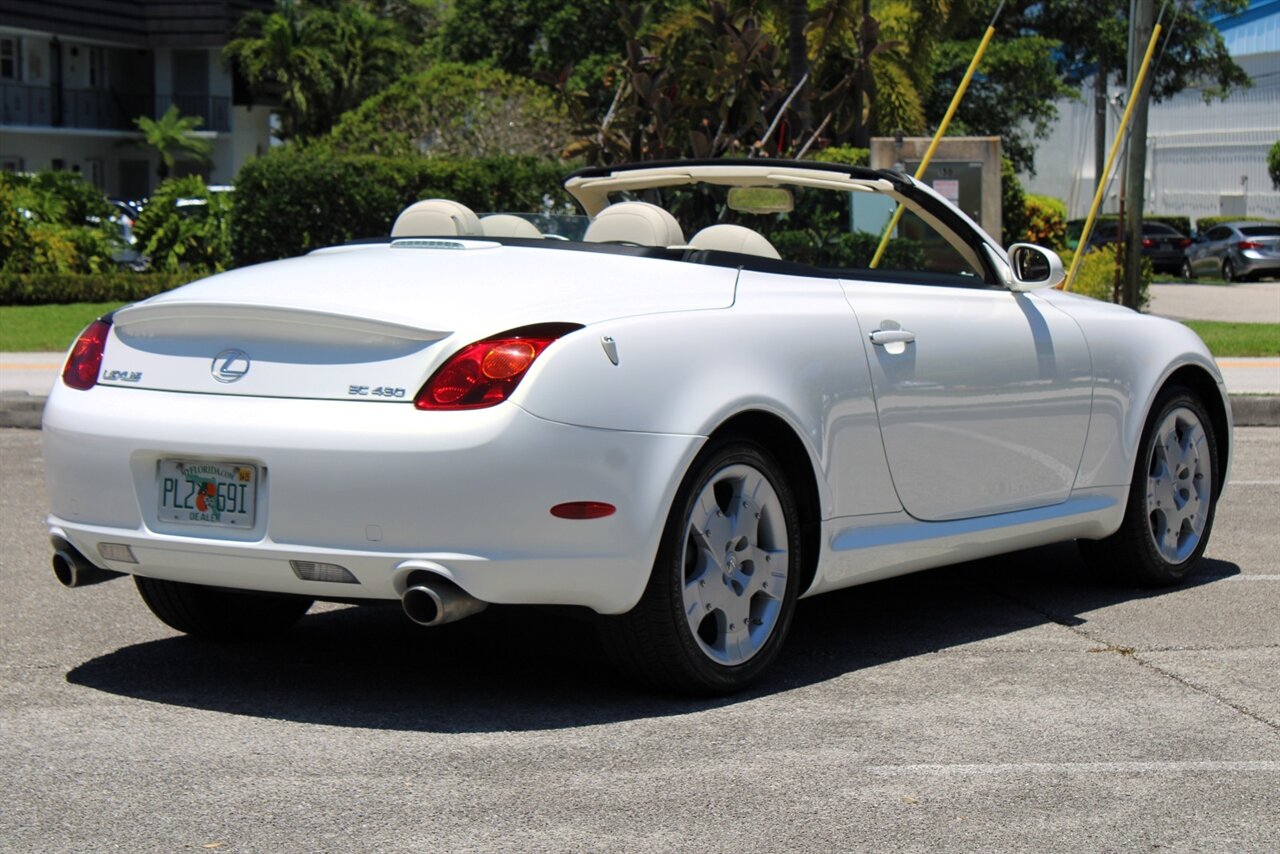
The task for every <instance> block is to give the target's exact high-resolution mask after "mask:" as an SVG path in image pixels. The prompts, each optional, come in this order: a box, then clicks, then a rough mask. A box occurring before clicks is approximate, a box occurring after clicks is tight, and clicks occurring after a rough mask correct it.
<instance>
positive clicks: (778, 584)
mask: <svg viewBox="0 0 1280 854" xmlns="http://www.w3.org/2000/svg"><path fill="white" fill-rule="evenodd" d="M800 549H801V539H800V515H799V510H798V508H797V504H796V499H795V496H794V494H793V493H792V490H791V487H790V485H789V483H788V482H787V480H786V478H785V477H784V476H783V474H782V470H781V467H780V466H779V465H778V463H777V461H776V460H775V459H774V458H773V456H772V455H771V454H769V452H768V451H767V450H766V449H764V448H763V447H761V446H759V445H757V444H755V443H754V442H749V441H743V440H734V441H722V442H715V443H713V444H711V445H709V446H708V447H707V448H705V449H703V451H702V453H700V454H699V455H698V457H697V459H695V460H694V463H693V466H692V467H691V468H690V471H689V474H688V475H687V476H686V477H685V480H684V482H683V483H682V484H681V486H680V489H679V491H678V492H677V493H676V498H675V502H674V503H673V505H672V508H671V512H670V514H669V515H668V518H667V524H666V528H665V529H664V531H663V535H662V541H661V544H660V546H659V549H658V556H657V559H656V560H655V561H654V566H653V572H652V573H651V575H650V577H649V583H648V586H647V587H646V588H645V592H644V594H643V596H642V597H641V599H640V602H639V603H638V604H637V605H636V607H635V608H633V609H632V610H631V611H629V612H628V613H626V614H623V615H621V616H618V617H609V618H606V620H605V621H604V623H603V628H604V632H605V636H606V638H605V639H606V642H607V644H608V647H609V649H610V651H611V652H612V654H613V655H614V657H615V659H616V660H617V661H618V662H619V663H620V664H621V665H623V667H624V668H625V669H627V670H630V671H631V672H633V673H634V674H635V675H637V676H638V677H639V678H640V679H641V680H642V681H644V682H646V683H648V684H650V685H652V686H654V687H657V688H659V689H662V690H675V691H679V692H683V693H692V694H723V693H728V692H731V691H736V690H740V689H741V688H744V687H745V686H747V685H748V684H750V683H751V682H752V681H754V680H755V679H756V678H757V677H759V675H760V674H761V673H762V672H763V671H764V670H765V668H767V667H768V666H769V664H770V663H771V662H772V661H773V660H774V658H776V657H777V654H778V651H779V650H780V649H781V647H782V643H783V640H784V639H785V638H786V635H787V631H788V630H789V628H790V625H791V618H792V614H793V612H794V610H795V600H796V597H797V595H798V587H799V581H800V567H801V565H802V564H801V553H800Z"/></svg>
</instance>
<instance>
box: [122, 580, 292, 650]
mask: <svg viewBox="0 0 1280 854" xmlns="http://www.w3.org/2000/svg"><path fill="white" fill-rule="evenodd" d="M133 581H134V583H135V584H136V585H137V587H138V595H139V596H141V597H142V601H143V602H145V603H146V605H147V607H148V608H150V609H151V613H153V614H155V615H156V616H157V617H158V618H159V619H160V621H161V622H162V623H164V624H165V625H167V626H169V628H171V629H177V630H178V631H180V632H183V633H185V634H188V635H191V636H193V637H198V638H203V639H206V640H218V641H238V640H260V639H262V638H267V637H271V636H272V635H277V634H280V633H281V632H284V631H285V630H287V629H288V628H290V627H291V626H292V625H293V624H294V623H296V622H298V620H300V619H301V618H302V615H303V614H305V613H307V610H308V609H309V608H310V607H311V605H312V602H313V601H314V600H312V599H307V598H304V597H300V596H273V595H270V594H264V593H246V592H243V591H239V590H228V589H225V588H221V587H203V586H201V585H198V584H184V583H182V582H179V581H165V580H163V579H159V578H144V577H143V576H141V575H135V576H134V577H133Z"/></svg>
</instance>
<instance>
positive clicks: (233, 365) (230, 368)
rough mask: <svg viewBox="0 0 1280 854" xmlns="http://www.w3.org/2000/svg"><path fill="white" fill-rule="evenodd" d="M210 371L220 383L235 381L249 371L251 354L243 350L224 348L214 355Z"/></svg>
mask: <svg viewBox="0 0 1280 854" xmlns="http://www.w3.org/2000/svg"><path fill="white" fill-rule="evenodd" d="M209 373H211V374H213V378H214V379H215V380H217V381H218V382H220V383H233V382H235V381H236V380H239V379H241V378H242V377H244V375H245V374H247V373H249V354H248V353H246V352H245V351H243V350H223V351H222V352H221V353H219V354H218V355H216V356H214V357H213V364H212V365H210V366H209Z"/></svg>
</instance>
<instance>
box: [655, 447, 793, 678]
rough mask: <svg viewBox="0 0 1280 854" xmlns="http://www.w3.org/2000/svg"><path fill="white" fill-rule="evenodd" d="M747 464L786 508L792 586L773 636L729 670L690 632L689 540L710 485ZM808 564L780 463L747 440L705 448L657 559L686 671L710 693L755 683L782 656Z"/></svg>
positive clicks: (677, 504)
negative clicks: (728, 470)
mask: <svg viewBox="0 0 1280 854" xmlns="http://www.w3.org/2000/svg"><path fill="white" fill-rule="evenodd" d="M739 464H742V465H748V466H751V467H752V468H754V469H756V470H757V471H759V472H760V474H762V475H763V476H764V477H765V478H767V479H768V481H769V484H770V485H771V486H772V487H773V490H774V493H775V494H776V495H777V496H778V501H779V503H780V504H781V505H782V512H783V517H784V519H785V522H786V526H787V557H788V565H787V587H786V593H785V594H784V596H783V599H782V605H781V608H780V612H779V614H778V621H777V623H776V624H775V625H774V628H773V632H772V634H770V636H769V638H768V640H766V641H765V643H764V645H763V646H762V647H761V648H760V650H759V651H758V652H757V653H756V654H755V655H753V656H752V657H751V658H750V659H749V660H748V661H746V662H743V663H742V664H738V665H733V666H726V665H722V664H720V663H718V662H716V661H712V660H711V659H710V658H708V657H707V655H706V653H704V652H703V651H702V647H701V646H700V645H699V644H698V641H697V639H696V638H695V637H694V636H693V632H692V631H691V630H690V628H689V622H688V620H687V619H686V617H685V613H684V595H683V584H684V567H683V557H684V539H685V533H686V529H687V526H688V520H689V515H690V513H691V512H692V511H693V506H694V502H695V501H696V500H697V497H698V496H699V495H700V494H701V493H702V490H703V489H704V488H705V487H706V485H707V484H708V483H709V482H710V481H711V480H713V479H714V478H715V476H716V475H717V474H718V473H719V472H721V471H723V470H724V469H726V468H728V467H730V466H733V465H739ZM802 566H803V561H802V554H801V537H800V513H799V508H798V504H797V502H796V500H795V495H794V493H793V492H792V490H791V486H790V484H789V482H788V481H787V479H786V477H785V476H784V475H783V474H782V468H781V466H780V465H779V464H778V462H777V461H776V460H775V459H774V457H773V455H772V454H770V453H769V452H768V451H767V450H766V449H765V448H763V447H762V446H760V445H758V444H756V443H754V442H750V441H745V440H727V441H724V442H717V443H716V444H714V445H709V446H708V447H706V448H704V449H703V450H702V452H701V453H700V454H699V455H698V457H697V458H696V459H695V460H694V462H693V465H691V466H690V469H689V474H688V475H687V476H686V477H685V480H684V482H683V483H682V484H681V486H680V489H679V490H678V491H677V493H676V499H675V501H673V502H672V508H671V513H670V515H669V516H668V518H667V523H666V527H665V528H664V530H663V534H662V545H661V547H660V548H659V550H658V556H657V559H656V560H655V561H654V569H653V572H654V577H653V579H652V581H653V582H655V583H656V584H655V586H656V589H657V590H656V591H655V592H657V591H660V595H662V596H663V598H664V605H665V609H666V613H667V614H668V615H669V618H670V620H671V629H672V631H673V633H674V634H675V636H676V640H677V642H678V644H679V649H680V651H681V653H682V658H683V661H682V662H681V664H682V665H683V666H682V669H683V670H685V671H686V672H687V673H688V675H689V676H690V677H692V678H693V680H694V681H695V682H696V683H698V684H700V685H701V686H703V687H704V688H705V689H706V690H709V691H713V692H716V693H723V692H726V691H733V690H738V689H740V688H742V687H745V686H746V685H747V684H748V683H750V682H751V681H753V680H754V679H756V678H757V677H758V676H759V675H760V673H761V672H763V671H764V670H765V669H766V668H768V666H769V665H770V664H771V663H772V662H773V660H774V659H775V658H777V655H778V652H779V650H780V649H781V648H782V645H783V643H784V641H785V640H786V636H787V633H788V632H789V631H790V628H791V621H792V618H793V616H794V613H795V603H796V599H797V597H798V595H799V594H798V588H799V582H800V571H801V567H802Z"/></svg>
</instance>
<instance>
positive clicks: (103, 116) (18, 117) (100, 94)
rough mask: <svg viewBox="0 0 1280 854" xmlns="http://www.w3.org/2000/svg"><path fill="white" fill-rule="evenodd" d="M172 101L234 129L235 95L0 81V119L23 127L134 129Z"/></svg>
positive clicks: (210, 126)
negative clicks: (137, 120) (137, 122)
mask: <svg viewBox="0 0 1280 854" xmlns="http://www.w3.org/2000/svg"><path fill="white" fill-rule="evenodd" d="M59 96H61V97H60V98H59ZM59 100H60V101H61V103H59ZM170 104H177V105H178V109H179V110H180V111H181V112H182V114H183V115H184V116H199V117H200V118H201V119H202V120H203V122H204V123H203V124H202V125H201V126H200V130H212V131H222V132H225V131H229V130H231V99H230V98H226V97H221V96H217V95H146V94H140V93H136V92H119V91H117V90H115V89H63V90H61V92H58V91H56V90H55V89H54V88H53V87H51V86H28V85H24V84H21V83H4V84H0V124H6V125H15V126H22V127H62V128H83V129H86V130H135V129H136V128H135V125H134V123H133V120H134V119H135V118H137V117H138V116H151V117H153V118H156V117H159V116H160V115H162V114H163V113H164V111H165V110H167V109H168V108H169V105H170Z"/></svg>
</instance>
